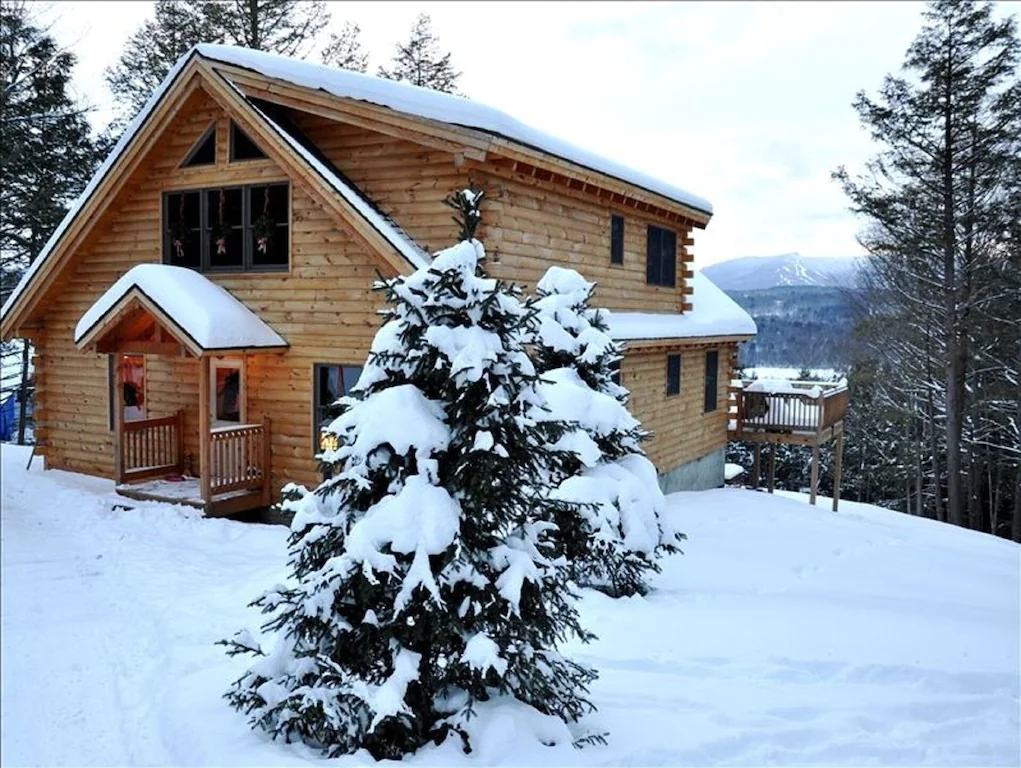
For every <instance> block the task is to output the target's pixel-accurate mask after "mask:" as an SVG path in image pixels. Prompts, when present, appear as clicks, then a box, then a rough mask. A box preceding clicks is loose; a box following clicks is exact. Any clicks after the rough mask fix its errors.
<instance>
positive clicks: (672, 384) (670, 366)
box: [666, 352, 681, 397]
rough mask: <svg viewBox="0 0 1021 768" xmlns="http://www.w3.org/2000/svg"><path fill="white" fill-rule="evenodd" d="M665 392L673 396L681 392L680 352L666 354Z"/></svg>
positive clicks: (668, 395)
mask: <svg viewBox="0 0 1021 768" xmlns="http://www.w3.org/2000/svg"><path fill="white" fill-rule="evenodd" d="M666 394H667V397H674V396H676V395H679V394H681V354H680V353H679V352H678V353H675V354H670V355H667V356H666Z"/></svg>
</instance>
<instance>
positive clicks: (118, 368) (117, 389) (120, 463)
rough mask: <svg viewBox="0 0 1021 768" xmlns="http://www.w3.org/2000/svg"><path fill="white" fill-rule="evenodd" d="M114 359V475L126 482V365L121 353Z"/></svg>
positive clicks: (117, 479)
mask: <svg viewBox="0 0 1021 768" xmlns="http://www.w3.org/2000/svg"><path fill="white" fill-rule="evenodd" d="M111 357H112V359H113V371H114V374H113V477H114V482H116V483H117V484H118V485H120V484H121V483H123V482H124V365H123V361H122V358H121V355H120V354H119V353H114V354H113V355H111Z"/></svg>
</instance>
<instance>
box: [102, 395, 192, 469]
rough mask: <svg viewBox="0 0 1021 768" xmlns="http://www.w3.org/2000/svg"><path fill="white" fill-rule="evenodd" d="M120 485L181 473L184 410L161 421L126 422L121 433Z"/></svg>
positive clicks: (141, 420)
mask: <svg viewBox="0 0 1021 768" xmlns="http://www.w3.org/2000/svg"><path fill="white" fill-rule="evenodd" d="M120 451H121V463H120V467H121V473H120V477H118V478H117V482H118V483H137V482H141V481H142V480H148V479H150V478H153V477H160V476H161V475H169V474H173V473H179V472H181V471H182V469H183V461H184V411H178V412H177V413H175V414H174V415H173V416H164V417H162V418H158V419H137V420H135V421H125V422H124V424H123V426H122V428H121V434H120Z"/></svg>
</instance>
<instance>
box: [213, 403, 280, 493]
mask: <svg viewBox="0 0 1021 768" xmlns="http://www.w3.org/2000/svg"><path fill="white" fill-rule="evenodd" d="M269 457H270V450H269V419H266V421H265V422H264V423H262V424H246V425H243V426H238V427H220V428H217V429H213V430H212V431H211V432H210V433H209V471H208V473H205V472H204V474H206V475H207V476H208V485H207V484H206V483H203V498H204V499H205V500H206V501H211V500H212V499H213V497H214V496H217V495H219V494H223V493H231V492H233V491H262V492H263V494H264V495H265V496H266V497H267V498H268V495H269V476H270V474H269ZM207 489H208V490H207Z"/></svg>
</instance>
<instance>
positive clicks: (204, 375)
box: [198, 360, 212, 505]
mask: <svg viewBox="0 0 1021 768" xmlns="http://www.w3.org/2000/svg"><path fill="white" fill-rule="evenodd" d="M198 427H199V477H200V478H201V479H200V482H199V486H200V494H199V495H200V496H201V497H202V501H204V502H205V503H206V504H207V505H208V504H209V501H210V498H209V488H210V481H211V480H212V477H211V476H210V472H211V471H212V467H211V466H210V464H211V461H210V456H209V361H208V360H199V424H198Z"/></svg>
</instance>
